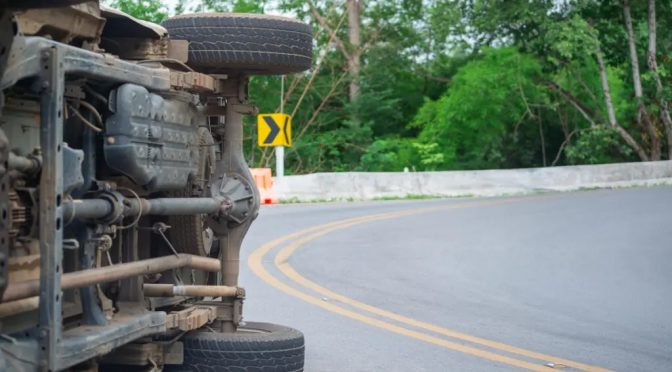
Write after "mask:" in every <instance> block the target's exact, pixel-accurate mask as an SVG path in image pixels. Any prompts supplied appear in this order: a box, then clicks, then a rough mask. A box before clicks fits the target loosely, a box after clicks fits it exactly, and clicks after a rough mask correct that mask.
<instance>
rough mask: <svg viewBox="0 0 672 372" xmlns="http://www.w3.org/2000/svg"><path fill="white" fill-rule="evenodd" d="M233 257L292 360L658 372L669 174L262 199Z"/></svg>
mask: <svg viewBox="0 0 672 372" xmlns="http://www.w3.org/2000/svg"><path fill="white" fill-rule="evenodd" d="M339 221H340V222H339ZM325 224H327V225H326V226H324V225H325ZM320 225H323V226H322V227H319V226H320ZM305 229H308V230H307V231H306V230H305ZM301 230H304V231H303V232H299V233H295V232H297V231H301ZM292 233H294V234H292ZM288 234H289V235H288ZM242 261H243V265H241V266H242V267H243V269H242V271H243V272H242V273H241V284H242V285H243V286H245V287H246V289H247V292H248V300H247V301H246V303H245V309H244V314H245V317H246V319H249V320H258V321H259V320H263V321H271V322H275V323H282V324H286V325H290V326H293V327H296V328H298V329H300V330H302V331H303V332H304V333H305V336H306V344H307V351H306V354H307V355H306V371H320V372H322V371H325V372H326V371H492V370H520V369H531V370H535V369H536V370H547V371H550V370H551V369H550V368H549V367H548V366H554V367H555V368H558V369H562V370H564V371H568V370H591V369H598V368H605V369H613V370H620V371H672V188H669V187H661V188H648V189H627V190H609V191H586V192H577V193H564V194H543V195H535V196H528V197H515V198H513V197H512V198H491V199H450V200H425V201H381V202H366V203H342V204H340V203H339V204H307V205H279V206H266V207H262V210H261V214H260V217H259V219H258V220H257V222H256V223H255V224H254V225H253V227H252V229H251V231H250V234H249V237H248V238H247V241H246V242H245V245H244V248H243V257H242ZM245 262H247V263H248V265H245ZM549 363H552V364H549ZM547 365H548V366H547Z"/></svg>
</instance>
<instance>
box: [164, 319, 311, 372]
mask: <svg viewBox="0 0 672 372" xmlns="http://www.w3.org/2000/svg"><path fill="white" fill-rule="evenodd" d="M182 342H183V344H184V363H183V364H182V365H167V366H165V367H164V371H169V372H185V371H189V372H205V371H207V372H215V371H217V372H219V371H224V372H228V371H231V372H233V371H235V372H290V371H303V361H304V358H305V346H304V339H303V334H302V333H301V332H299V331H297V330H295V329H293V328H289V327H285V326H281V325H276V324H270V323H255V322H248V323H247V324H246V325H245V326H244V327H240V328H239V329H238V331H237V332H236V333H218V332H213V331H211V330H207V329H205V330H198V331H194V332H190V333H188V334H187V335H185V336H184V337H183V338H182Z"/></svg>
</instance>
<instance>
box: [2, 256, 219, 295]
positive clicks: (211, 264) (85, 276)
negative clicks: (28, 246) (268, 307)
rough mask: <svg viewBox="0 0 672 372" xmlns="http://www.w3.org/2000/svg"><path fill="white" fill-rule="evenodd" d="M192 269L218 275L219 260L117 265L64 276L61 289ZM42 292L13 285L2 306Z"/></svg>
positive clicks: (33, 284) (33, 283)
mask: <svg viewBox="0 0 672 372" xmlns="http://www.w3.org/2000/svg"><path fill="white" fill-rule="evenodd" d="M185 266H186V267H191V268H194V269H197V270H204V271H208V272H216V271H219V270H220V264H219V260H217V259H215V258H208V257H201V256H195V255H190V254H185V253H181V254H178V255H170V256H164V257H159V258H149V259H146V260H141V261H136V262H128V263H122V264H116V265H111V266H105V267H100V268H96V269H88V270H81V271H76V272H73V273H67V274H64V275H62V279H61V286H60V287H61V288H62V289H63V290H65V289H73V288H82V287H86V286H89V285H93V284H99V283H106V282H112V281H116V280H121V279H125V278H130V277H133V276H138V275H146V274H155V273H160V272H162V271H166V270H172V269H178V268H181V267H185ZM39 292H40V282H39V281H38V280H28V281H23V282H18V283H12V284H10V285H9V286H8V287H7V289H6V290H5V293H4V295H3V296H2V302H7V301H15V300H20V299H23V298H28V297H32V296H35V295H37V294H38V293H39Z"/></svg>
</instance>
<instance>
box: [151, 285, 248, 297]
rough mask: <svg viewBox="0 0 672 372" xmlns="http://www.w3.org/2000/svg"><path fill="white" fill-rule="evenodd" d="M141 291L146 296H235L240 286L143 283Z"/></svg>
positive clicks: (239, 290)
mask: <svg viewBox="0 0 672 372" xmlns="http://www.w3.org/2000/svg"><path fill="white" fill-rule="evenodd" d="M143 291H144V293H145V296H147V297H174V296H186V297H237V296H238V295H239V294H240V293H241V288H237V287H228V286H224V285H173V284H145V285H144V286H143ZM242 293H244V292H242Z"/></svg>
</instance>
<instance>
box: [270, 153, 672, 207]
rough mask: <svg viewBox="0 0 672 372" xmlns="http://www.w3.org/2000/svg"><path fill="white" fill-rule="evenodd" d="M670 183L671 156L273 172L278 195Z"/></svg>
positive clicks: (505, 191) (297, 197)
mask: <svg viewBox="0 0 672 372" xmlns="http://www.w3.org/2000/svg"><path fill="white" fill-rule="evenodd" d="M653 185H672V161H657V162H642V163H618V164H603V165H579V166H563V167H546V168H527V169H504V170H479V171H447V172H406V173H392V172H343V173H314V174H307V175H299V176H285V177H281V178H276V179H275V183H274V190H275V194H276V195H277V197H278V198H279V199H280V201H285V202H287V201H329V200H371V199H384V198H404V197H458V196H499V195H512V194H529V193H536V192H547V191H572V190H581V189H592V188H620V187H634V186H653Z"/></svg>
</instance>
